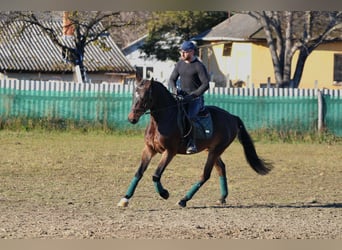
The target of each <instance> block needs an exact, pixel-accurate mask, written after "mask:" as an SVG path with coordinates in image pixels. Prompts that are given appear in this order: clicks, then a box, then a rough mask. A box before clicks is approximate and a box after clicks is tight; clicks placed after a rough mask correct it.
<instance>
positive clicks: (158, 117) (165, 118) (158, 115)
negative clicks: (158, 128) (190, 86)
mask: <svg viewBox="0 0 342 250" xmlns="http://www.w3.org/2000/svg"><path fill="white" fill-rule="evenodd" d="M160 89H161V91H159V92H158V93H156V96H155V97H154V100H155V102H154V105H153V107H152V108H151V116H152V117H153V118H154V120H155V121H156V122H157V123H161V122H165V123H172V122H173V121H177V113H178V108H177V102H176V100H175V99H174V98H173V97H172V95H171V93H170V92H168V90H167V89H166V88H165V89H162V88H160Z"/></svg>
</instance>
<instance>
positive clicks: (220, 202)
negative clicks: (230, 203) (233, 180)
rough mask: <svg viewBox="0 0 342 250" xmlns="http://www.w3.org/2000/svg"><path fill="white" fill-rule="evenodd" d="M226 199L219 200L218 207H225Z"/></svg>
mask: <svg viewBox="0 0 342 250" xmlns="http://www.w3.org/2000/svg"><path fill="white" fill-rule="evenodd" d="M226 203H227V202H226V199H219V200H218V201H217V202H216V205H219V206H225V205H226Z"/></svg>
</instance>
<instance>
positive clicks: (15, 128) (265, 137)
mask: <svg viewBox="0 0 342 250" xmlns="http://www.w3.org/2000/svg"><path fill="white" fill-rule="evenodd" d="M1 130H5V131H12V132H24V131H40V132H43V133H45V132H71V133H75V132H77V133H85V134H87V133H105V134H115V135H124V136H136V135H142V134H143V131H144V129H132V128H131V127H128V126H127V128H118V127H115V126H110V125H108V124H107V123H105V122H91V121H74V120H65V119H56V118H26V117H14V118H6V119H4V118H0V131H1ZM250 134H251V135H252V137H253V139H254V140H255V141H264V142H271V143H273V142H274V143H279V142H283V143H298V142H300V143H303V142H304V143H327V144H339V143H342V137H338V136H336V135H334V134H332V133H329V131H322V132H318V131H317V130H310V131H302V130H301V129H300V128H298V129H295V128H291V129H275V128H261V129H257V130H254V131H250Z"/></svg>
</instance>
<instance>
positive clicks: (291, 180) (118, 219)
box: [0, 134, 342, 239]
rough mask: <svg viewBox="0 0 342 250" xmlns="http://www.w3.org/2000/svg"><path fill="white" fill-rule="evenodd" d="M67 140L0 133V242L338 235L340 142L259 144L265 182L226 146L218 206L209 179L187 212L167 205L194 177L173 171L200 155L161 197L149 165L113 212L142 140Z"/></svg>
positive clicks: (170, 177)
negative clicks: (224, 184)
mask: <svg viewBox="0 0 342 250" xmlns="http://www.w3.org/2000/svg"><path fill="white" fill-rule="evenodd" d="M69 137H70V136H69V135H62V136H60V135H50V136H48V137H47V136H46V135H44V137H42V138H40V137H39V136H38V138H37V137H36V136H33V137H32V136H31V135H29V136H26V135H25V136H22V137H17V136H13V135H10V136H4V135H3V134H2V137H1V139H2V144H1V148H0V152H1V153H0V164H1V168H0V176H1V180H2V181H1V184H0V211H1V214H0V238H3V239H21V238H25V239H32V238H48V239H83V238H120V239H133V238H138V239H209V238H215V239H254V238H257V239H342V235H341V232H342V195H341V194H342V191H341V185H340V184H341V177H342V167H341V156H340V155H341V153H340V152H341V150H342V145H333V146H329V145H305V144H303V145H288V144H259V145H257V150H259V152H261V154H262V155H263V156H264V157H265V158H268V159H270V160H272V161H274V162H276V163H277V164H276V166H275V169H274V170H273V171H272V172H271V173H270V174H269V175H268V176H258V175H256V174H255V173H254V172H253V171H252V170H251V169H250V168H249V167H248V166H247V165H246V163H245V161H244V159H243V156H242V153H241V148H240V146H239V145H238V144H237V143H236V144H234V145H232V147H231V148H230V149H229V154H228V153H225V155H224V157H223V159H224V161H225V162H226V163H227V169H228V173H229V186H230V196H229V199H228V203H227V206H225V207H219V206H215V205H213V204H214V201H215V200H216V199H217V198H218V196H219V191H218V183H217V176H216V175H215V174H214V173H213V175H212V178H211V179H210V180H209V181H208V183H206V185H205V186H204V187H202V189H201V190H200V191H199V192H198V194H196V196H195V197H194V198H193V200H191V201H189V202H188V207H187V208H185V209H181V208H179V207H178V206H177V205H176V203H177V201H178V199H179V198H181V197H182V196H183V195H184V194H185V192H186V191H187V190H188V188H190V186H191V184H192V183H193V182H194V181H195V180H196V179H197V177H198V176H199V174H200V169H199V168H198V167H196V168H195V167H194V168H188V169H186V170H185V169H183V168H180V167H179V166H183V165H187V164H190V163H192V164H193V163H194V159H195V160H196V161H202V160H203V159H204V158H203V157H204V156H205V155H204V156H200V157H199V156H189V157H177V158H176V159H175V161H174V162H173V163H172V165H171V166H170V168H169V169H168V170H167V171H166V172H165V174H164V177H163V184H164V185H165V187H166V188H168V189H169V191H170V195H171V196H170V198H169V199H168V200H166V201H164V200H162V199H161V198H159V197H158V196H157V194H156V193H155V192H154V188H153V185H152V182H151V178H150V176H151V173H152V171H153V170H154V166H155V162H154V164H153V165H154V166H152V167H151V170H149V171H148V172H147V173H146V175H145V176H144V179H143V180H142V181H141V183H140V185H139V186H138V189H137V191H136V194H135V196H134V197H133V199H132V200H131V203H130V205H129V207H128V208H126V209H119V208H117V207H116V204H117V202H118V201H119V199H120V198H121V196H122V195H123V194H124V192H125V191H126V188H127V185H128V183H129V181H130V179H131V177H132V176H133V173H134V171H135V168H136V166H137V162H138V159H137V160H133V159H136V158H139V151H140V149H141V144H140V143H141V139H139V138H132V139H130V141H129V142H128V144H127V145H125V144H123V140H122V139H118V138H114V137H103V136H91V137H86V136H82V135H76V136H71V137H70V138H69ZM42 140H43V141H44V142H45V143H47V144H48V145H49V147H46V146H43V145H42ZM45 145H46V144H45ZM110 145H111V147H110ZM113 148H115V150H113ZM280 148H281V152H279V153H275V152H277V150H279V149H280ZM126 151H128V152H130V154H131V156H129V157H127V155H126V156H125V152H126ZM132 152H136V153H132ZM298 152H300V154H297V153H298ZM317 152H320V153H317ZM192 157H197V158H192ZM124 164H126V165H124Z"/></svg>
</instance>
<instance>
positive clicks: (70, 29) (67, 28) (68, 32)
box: [63, 11, 74, 38]
mask: <svg viewBox="0 0 342 250" xmlns="http://www.w3.org/2000/svg"><path fill="white" fill-rule="evenodd" d="M73 36H74V26H73V25H72V22H71V21H70V19H69V12H68V11H64V12H63V37H66V38H69V37H73Z"/></svg>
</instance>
